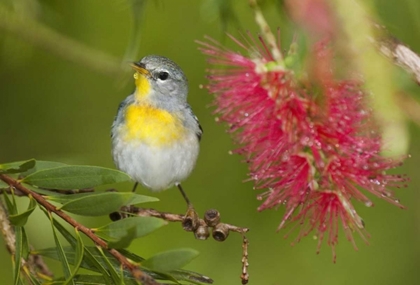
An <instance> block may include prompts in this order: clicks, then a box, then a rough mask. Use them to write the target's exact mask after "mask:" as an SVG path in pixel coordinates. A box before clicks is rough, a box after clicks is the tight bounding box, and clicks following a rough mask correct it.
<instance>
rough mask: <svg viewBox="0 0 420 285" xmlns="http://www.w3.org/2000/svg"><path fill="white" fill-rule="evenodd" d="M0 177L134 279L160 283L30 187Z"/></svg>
mask: <svg viewBox="0 0 420 285" xmlns="http://www.w3.org/2000/svg"><path fill="white" fill-rule="evenodd" d="M0 179H1V180H3V181H4V182H6V183H7V184H9V185H10V186H11V187H13V188H16V189H17V190H19V191H21V192H22V193H25V194H26V195H27V196H29V195H31V196H32V197H33V198H34V199H35V200H36V201H37V202H38V204H40V205H42V206H43V207H44V208H45V209H46V210H47V211H49V212H51V213H54V214H56V215H57V216H59V217H60V218H62V219H63V220H64V221H66V222H67V223H68V224H70V225H71V226H73V227H74V228H77V229H78V230H79V231H80V232H82V233H84V234H85V235H86V236H87V237H89V238H90V239H91V240H92V241H93V242H95V243H96V244H97V245H99V246H100V247H102V248H103V249H106V250H108V251H109V253H110V254H111V255H112V256H114V257H115V258H116V259H117V260H118V261H119V262H120V263H121V265H122V266H123V267H125V268H127V269H128V270H129V271H130V272H131V275H132V276H133V277H134V278H135V279H136V280H138V281H140V282H142V283H143V284H144V285H160V283H158V282H156V281H155V280H154V279H153V278H152V277H150V276H149V275H147V274H146V273H144V272H143V271H142V270H140V269H139V267H138V266H137V265H135V264H133V263H131V262H130V261H129V260H128V259H127V258H126V257H125V256H124V255H122V254H121V253H120V252H119V251H117V250H116V249H109V248H108V244H107V243H106V242H105V241H104V240H102V239H100V238H99V237H98V236H97V235H95V234H94V233H93V232H92V231H91V230H90V229H89V228H87V227H85V226H84V225H82V224H80V223H79V222H77V221H76V220H74V219H73V218H72V217H70V216H69V215H67V214H66V213H64V212H63V211H61V210H58V209H57V208H56V207H55V206H54V205H52V204H50V203H49V202H48V201H47V200H45V199H44V197H43V196H42V195H40V194H38V193H36V192H33V191H31V190H30V189H28V188H26V187H24V186H23V185H22V184H20V183H19V182H18V181H17V180H15V179H13V178H11V177H9V176H7V175H4V174H0Z"/></svg>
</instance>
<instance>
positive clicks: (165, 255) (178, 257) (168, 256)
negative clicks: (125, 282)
mask: <svg viewBox="0 0 420 285" xmlns="http://www.w3.org/2000/svg"><path fill="white" fill-rule="evenodd" d="M197 256H198V251H196V250H193V249H189V248H183V249H176V250H170V251H165V252H162V253H159V254H156V255H154V256H152V257H151V258H149V259H146V260H145V261H143V263H142V266H144V267H147V268H150V269H153V270H156V271H160V272H168V271H172V270H175V269H178V268H182V267H184V266H185V265H186V264H188V263H189V262H190V261H191V260H193V259H194V258H196V257H197Z"/></svg>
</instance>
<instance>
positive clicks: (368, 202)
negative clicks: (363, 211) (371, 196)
mask: <svg viewBox="0 0 420 285" xmlns="http://www.w3.org/2000/svg"><path fill="white" fill-rule="evenodd" d="M372 205H373V203H372V201H370V200H367V201H365V206H366V207H372Z"/></svg>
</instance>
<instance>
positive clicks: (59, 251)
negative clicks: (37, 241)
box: [50, 214, 74, 285]
mask: <svg viewBox="0 0 420 285" xmlns="http://www.w3.org/2000/svg"><path fill="white" fill-rule="evenodd" d="M53 220H54V218H53V217H52V216H51V214H50V221H51V227H52V231H53V235H54V241H55V245H56V247H57V254H58V259H59V261H60V262H61V265H62V267H63V272H64V277H65V278H66V280H67V279H68V278H69V277H70V276H71V269H70V265H69V263H68V260H67V257H66V254H65V252H64V249H63V247H62V246H61V243H60V240H59V239H58V236H57V233H56V231H55V227H54V222H53ZM69 284H73V285H74V282H72V281H71V282H70V283H69Z"/></svg>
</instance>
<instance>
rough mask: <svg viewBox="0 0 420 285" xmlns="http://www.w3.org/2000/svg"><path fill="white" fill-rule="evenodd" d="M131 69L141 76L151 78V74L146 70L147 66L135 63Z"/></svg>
mask: <svg viewBox="0 0 420 285" xmlns="http://www.w3.org/2000/svg"><path fill="white" fill-rule="evenodd" d="M131 67H132V68H133V69H134V70H135V71H137V72H138V73H140V74H143V75H146V76H150V72H149V71H148V70H147V69H146V66H145V65H144V64H142V63H140V62H133V63H132V64H131Z"/></svg>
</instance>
